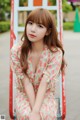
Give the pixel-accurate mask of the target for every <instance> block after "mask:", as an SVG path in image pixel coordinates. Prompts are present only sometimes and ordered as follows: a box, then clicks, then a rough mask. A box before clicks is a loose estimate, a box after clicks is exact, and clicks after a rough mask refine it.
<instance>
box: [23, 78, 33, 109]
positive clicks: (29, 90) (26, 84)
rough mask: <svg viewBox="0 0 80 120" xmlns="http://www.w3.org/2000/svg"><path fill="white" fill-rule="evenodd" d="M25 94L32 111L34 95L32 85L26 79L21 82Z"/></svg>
mask: <svg viewBox="0 0 80 120" xmlns="http://www.w3.org/2000/svg"><path fill="white" fill-rule="evenodd" d="M22 83H23V86H24V90H25V93H26V94H27V96H28V98H29V102H30V104H31V108H32V109H33V106H34V103H35V93H34V88H33V85H32V83H31V82H30V81H29V79H28V78H27V77H26V78H25V79H23V81H22Z"/></svg>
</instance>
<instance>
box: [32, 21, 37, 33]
mask: <svg viewBox="0 0 80 120" xmlns="http://www.w3.org/2000/svg"><path fill="white" fill-rule="evenodd" d="M35 31H36V24H35V23H34V24H33V25H32V26H31V32H35Z"/></svg>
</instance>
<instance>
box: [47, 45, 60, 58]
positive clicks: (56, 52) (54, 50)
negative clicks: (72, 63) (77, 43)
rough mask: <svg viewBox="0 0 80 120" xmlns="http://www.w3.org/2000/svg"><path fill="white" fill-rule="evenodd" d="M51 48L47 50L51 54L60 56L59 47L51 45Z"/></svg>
mask: <svg viewBox="0 0 80 120" xmlns="http://www.w3.org/2000/svg"><path fill="white" fill-rule="evenodd" d="M51 50H52V51H51ZM51 50H49V52H50V55H51V56H57V55H61V56H62V50H61V49H60V48H59V47H57V48H54V47H52V48H51Z"/></svg>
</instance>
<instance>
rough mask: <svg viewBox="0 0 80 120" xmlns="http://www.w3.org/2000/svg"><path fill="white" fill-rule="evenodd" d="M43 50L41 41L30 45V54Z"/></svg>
mask: <svg viewBox="0 0 80 120" xmlns="http://www.w3.org/2000/svg"><path fill="white" fill-rule="evenodd" d="M43 48H44V44H43V42H41V41H40V42H34V43H32V52H34V53H40V52H42V51H43Z"/></svg>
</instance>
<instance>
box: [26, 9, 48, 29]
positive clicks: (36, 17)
mask: <svg viewBox="0 0 80 120" xmlns="http://www.w3.org/2000/svg"><path fill="white" fill-rule="evenodd" d="M47 14H48V13H47V11H46V10H45V9H42V8H41V9H37V10H34V11H32V12H31V13H30V14H29V15H28V18H27V23H28V21H32V22H34V23H37V24H42V25H44V26H45V27H46V28H49V27H50V20H49V15H47Z"/></svg>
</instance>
